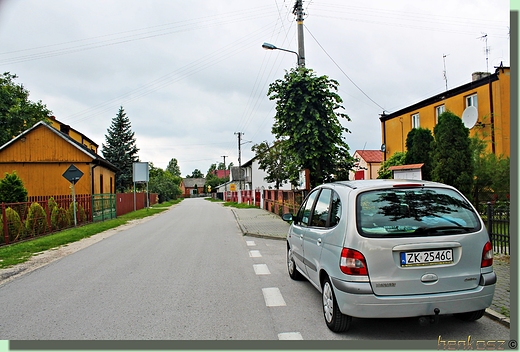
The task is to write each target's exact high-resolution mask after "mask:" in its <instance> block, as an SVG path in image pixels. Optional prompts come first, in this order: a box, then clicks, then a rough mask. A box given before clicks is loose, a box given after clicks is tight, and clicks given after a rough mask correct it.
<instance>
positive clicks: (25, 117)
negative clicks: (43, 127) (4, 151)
mask: <svg viewBox="0 0 520 352" xmlns="http://www.w3.org/2000/svg"><path fill="white" fill-rule="evenodd" d="M16 78H18V77H17V76H16V75H14V74H11V73H9V72H5V73H4V74H2V75H0V146H1V145H4V144H5V143H7V142H9V141H10V140H11V139H13V137H16V136H17V135H19V134H20V133H22V132H23V131H25V130H26V129H28V128H31V127H32V126H33V125H35V124H36V123H37V122H39V121H42V120H43V121H46V120H48V118H49V117H50V116H51V115H52V111H50V110H49V109H47V107H46V106H45V104H43V103H42V102H41V101H38V102H32V101H30V100H29V91H28V90H27V89H25V88H24V86H23V85H22V84H17V83H15V82H14V80H15V79H16Z"/></svg>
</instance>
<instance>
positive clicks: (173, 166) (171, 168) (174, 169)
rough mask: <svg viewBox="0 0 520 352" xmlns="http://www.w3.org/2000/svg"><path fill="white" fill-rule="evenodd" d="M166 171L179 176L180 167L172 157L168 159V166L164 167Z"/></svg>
mask: <svg viewBox="0 0 520 352" xmlns="http://www.w3.org/2000/svg"><path fill="white" fill-rule="evenodd" d="M166 171H168V172H169V173H170V174H172V175H173V176H177V177H180V176H181V168H180V167H179V163H178V161H177V159H175V158H173V159H172V160H170V162H169V163H168V166H167V167H166Z"/></svg>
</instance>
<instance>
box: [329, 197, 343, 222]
mask: <svg viewBox="0 0 520 352" xmlns="http://www.w3.org/2000/svg"><path fill="white" fill-rule="evenodd" d="M340 219H341V200H340V199H339V194H337V193H336V192H334V191H332V203H331V211H330V227H334V226H336V225H337V224H339V220H340Z"/></svg>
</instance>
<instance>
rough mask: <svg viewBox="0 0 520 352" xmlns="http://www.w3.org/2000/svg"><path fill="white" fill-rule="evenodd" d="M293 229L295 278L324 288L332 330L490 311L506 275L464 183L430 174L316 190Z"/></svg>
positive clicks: (290, 250) (290, 256)
mask: <svg viewBox="0 0 520 352" xmlns="http://www.w3.org/2000/svg"><path fill="white" fill-rule="evenodd" d="M283 219H284V220H286V221H292V224H291V227H290V229H289V232H288V234H287V268H288V271H289V275H290V277H291V278H292V279H295V280H296V279H300V278H302V277H304V278H306V279H308V280H309V281H310V282H311V283H312V285H314V286H315V287H316V288H317V289H318V290H319V291H320V292H321V293H322V299H323V314H324V317H325V322H326V324H327V326H328V327H329V329H331V330H332V331H335V332H340V331H346V330H348V328H349V327H350V324H351V321H352V317H357V318H399V317H419V318H420V319H421V320H422V321H423V322H424V321H428V322H429V321H431V322H435V321H438V319H439V316H440V315H445V314H454V315H455V316H457V317H459V318H461V319H462V320H466V321H472V320H477V319H479V318H481V317H482V315H483V314H484V311H485V309H486V308H487V307H489V306H490V305H491V302H492V300H493V295H494V292H495V282H496V275H495V273H494V271H493V248H492V245H491V242H490V238H489V235H488V233H487V231H486V228H485V226H484V223H483V222H482V219H481V218H480V216H479V215H478V213H477V212H476V210H475V209H474V207H473V206H472V205H471V203H470V202H469V201H468V200H467V199H466V198H465V197H464V196H463V195H462V194H461V193H460V192H459V191H458V190H456V189H455V188H453V187H451V186H448V185H445V184H441V183H435V182H429V181H422V180H366V181H342V182H335V183H330V184H324V185H321V186H318V187H316V188H315V189H313V190H312V191H311V192H310V193H309V194H308V196H307V197H306V198H305V200H304V201H303V203H302V205H301V207H300V209H299V210H298V213H297V214H294V215H293V214H284V215H283Z"/></svg>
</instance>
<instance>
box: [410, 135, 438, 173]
mask: <svg viewBox="0 0 520 352" xmlns="http://www.w3.org/2000/svg"><path fill="white" fill-rule="evenodd" d="M432 148H433V135H432V131H430V130H429V129H427V128H413V129H412V130H411V131H410V132H409V133H408V135H407V136H406V157H405V161H404V163H405V164H424V166H423V167H422V169H421V172H422V178H423V180H431V169H432V162H431V152H432Z"/></svg>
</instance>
